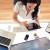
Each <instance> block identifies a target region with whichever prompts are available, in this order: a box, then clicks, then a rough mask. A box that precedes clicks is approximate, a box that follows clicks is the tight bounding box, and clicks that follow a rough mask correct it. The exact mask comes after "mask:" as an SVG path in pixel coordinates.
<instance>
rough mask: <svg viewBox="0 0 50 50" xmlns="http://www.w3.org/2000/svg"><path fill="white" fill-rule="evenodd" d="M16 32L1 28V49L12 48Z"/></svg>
mask: <svg viewBox="0 0 50 50" xmlns="http://www.w3.org/2000/svg"><path fill="white" fill-rule="evenodd" d="M14 38H15V34H14V33H11V32H8V31H5V30H1V29H0V50H10V47H11V44H12V42H13V40H14Z"/></svg>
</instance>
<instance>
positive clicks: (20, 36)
mask: <svg viewBox="0 0 50 50" xmlns="http://www.w3.org/2000/svg"><path fill="white" fill-rule="evenodd" d="M40 25H41V27H42V28H41V29H38V30H33V31H29V32H16V37H15V39H14V42H13V44H17V43H21V42H25V40H24V37H25V35H26V34H28V35H29V38H28V41H30V40H34V39H35V38H34V33H37V35H38V36H39V37H40V38H42V37H47V38H48V39H50V34H49V33H47V32H45V29H46V27H47V25H48V23H40ZM14 26H15V27H17V26H19V25H17V24H16V23H13V22H12V21H10V22H8V21H6V22H0V29H3V30H7V31H10V32H13V30H12V29H13V27H14ZM13 44H12V45H13Z"/></svg>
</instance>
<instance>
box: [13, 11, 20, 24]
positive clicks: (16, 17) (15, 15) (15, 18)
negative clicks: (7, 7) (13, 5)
mask: <svg viewBox="0 0 50 50" xmlns="http://www.w3.org/2000/svg"><path fill="white" fill-rule="evenodd" d="M18 14H19V13H16V12H14V14H13V19H14V21H16V22H17V23H20V21H19V20H18Z"/></svg>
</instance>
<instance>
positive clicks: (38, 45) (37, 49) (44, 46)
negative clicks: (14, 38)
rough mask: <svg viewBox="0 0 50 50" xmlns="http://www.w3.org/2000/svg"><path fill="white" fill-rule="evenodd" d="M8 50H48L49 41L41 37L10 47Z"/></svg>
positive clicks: (49, 48) (49, 47)
mask: <svg viewBox="0 0 50 50" xmlns="http://www.w3.org/2000/svg"><path fill="white" fill-rule="evenodd" d="M10 50H50V40H48V39H47V38H46V37H43V38H39V39H35V40H31V41H27V42H23V43H19V44H15V45H12V46H11V49H10Z"/></svg>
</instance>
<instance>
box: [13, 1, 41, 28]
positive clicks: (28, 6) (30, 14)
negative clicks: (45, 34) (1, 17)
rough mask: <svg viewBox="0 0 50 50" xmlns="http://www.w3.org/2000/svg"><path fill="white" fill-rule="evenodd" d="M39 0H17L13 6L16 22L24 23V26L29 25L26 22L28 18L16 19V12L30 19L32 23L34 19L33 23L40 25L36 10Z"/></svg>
mask: <svg viewBox="0 0 50 50" xmlns="http://www.w3.org/2000/svg"><path fill="white" fill-rule="evenodd" d="M40 3H41V0H19V1H18V2H17V3H16V5H15V6H14V16H13V18H14V20H15V21H16V22H18V23H19V24H20V25H24V26H26V27H28V26H29V24H28V23H27V22H28V20H25V21H23V22H21V21H19V20H18V14H19V15H20V17H22V18H23V19H30V20H31V21H32V23H33V22H34V20H35V23H36V24H37V25H38V26H39V27H40V24H39V21H38V10H39V6H40Z"/></svg>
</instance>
